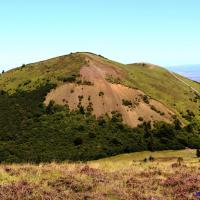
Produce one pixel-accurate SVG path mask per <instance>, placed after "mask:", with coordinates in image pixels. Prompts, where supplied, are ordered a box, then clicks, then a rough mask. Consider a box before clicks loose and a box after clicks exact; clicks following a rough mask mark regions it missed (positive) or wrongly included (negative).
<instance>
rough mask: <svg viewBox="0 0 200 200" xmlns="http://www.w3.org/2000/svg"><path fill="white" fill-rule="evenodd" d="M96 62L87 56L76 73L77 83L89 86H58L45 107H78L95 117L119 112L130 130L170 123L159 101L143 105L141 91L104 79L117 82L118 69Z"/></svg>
mask: <svg viewBox="0 0 200 200" xmlns="http://www.w3.org/2000/svg"><path fill="white" fill-rule="evenodd" d="M96 59H97V58H95V59H94V58H93V59H92V58H91V56H88V57H87V58H86V60H87V63H88V65H87V66H83V67H82V68H81V70H80V77H81V81H82V82H83V83H84V81H85V82H89V83H90V84H88V85H87V84H77V83H66V84H64V85H62V86H59V87H57V88H56V89H54V90H52V91H51V92H50V93H49V94H48V95H47V96H46V100H45V104H46V105H48V103H49V102H50V101H51V100H53V101H55V102H56V103H57V104H60V105H66V104H67V105H69V108H70V109H71V110H76V109H77V108H78V106H80V105H81V106H83V107H84V108H85V109H86V110H91V112H92V114H94V115H96V117H99V116H102V115H105V114H108V115H110V116H111V112H112V111H119V112H120V113H121V114H122V117H123V121H124V123H126V124H128V125H130V126H132V127H135V126H137V125H138V124H140V123H142V122H143V121H152V122H155V121H165V122H169V123H170V122H171V120H172V115H173V112H172V111H170V110H169V109H168V108H167V107H166V106H164V105H163V104H161V103H160V102H158V101H156V100H153V99H149V103H146V102H144V100H143V98H144V96H146V95H145V93H143V92H142V91H140V90H138V89H133V88H128V87H126V86H124V85H121V84H114V83H110V82H109V81H107V80H106V77H109V76H111V77H113V78H114V79H117V80H119V81H120V80H121V79H122V78H123V76H124V74H123V72H122V71H121V70H120V68H116V67H115V66H114V65H112V64H107V65H105V63H102V62H99V61H98V60H96ZM123 102H128V103H129V105H126V104H125V103H123ZM152 108H153V109H152Z"/></svg>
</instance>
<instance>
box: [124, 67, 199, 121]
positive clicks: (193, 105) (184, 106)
mask: <svg viewBox="0 0 200 200" xmlns="http://www.w3.org/2000/svg"><path fill="white" fill-rule="evenodd" d="M123 67H124V68H125V69H126V70H127V72H128V76H127V80H125V84H126V85H128V86H130V87H137V88H139V89H141V90H143V91H144V92H145V93H147V94H149V95H150V96H151V97H152V98H155V99H157V100H159V101H161V102H162V103H164V104H165V105H167V106H168V107H169V108H171V109H173V110H174V111H175V112H176V113H177V114H178V115H179V116H181V115H180V113H183V115H184V114H186V111H187V110H188V109H189V110H191V111H192V112H194V113H195V114H196V117H197V118H199V114H200V112H199V107H200V101H199V100H197V101H196V99H197V98H198V96H197V95H196V94H195V92H194V91H193V90H191V88H190V87H188V86H187V85H185V84H184V83H182V82H181V81H179V80H177V79H176V78H175V77H173V76H172V74H171V73H169V71H167V70H166V69H164V68H161V67H159V66H155V65H151V64H130V65H126V66H123ZM180 78H181V79H183V80H185V81H186V82H187V83H188V84H189V85H191V86H192V87H194V88H196V89H197V90H199V91H200V84H198V83H196V82H193V81H191V80H189V79H187V78H185V77H180Z"/></svg>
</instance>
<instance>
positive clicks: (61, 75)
mask: <svg viewBox="0 0 200 200" xmlns="http://www.w3.org/2000/svg"><path fill="white" fill-rule="evenodd" d="M84 65H86V62H85V59H84V57H83V56H81V55H80V54H70V55H67V56H60V57H56V58H52V59H49V60H45V61H41V62H37V63H33V64H27V65H22V66H21V67H18V68H16V69H12V70H10V71H8V72H6V73H4V74H1V75H0V90H1V89H2V90H5V91H8V92H9V94H12V93H15V92H16V90H23V91H24V90H25V91H32V90H34V89H36V88H37V87H40V86H41V85H45V84H58V85H59V84H63V80H65V79H67V78H69V77H71V75H77V74H79V70H80V68H81V67H82V66H84Z"/></svg>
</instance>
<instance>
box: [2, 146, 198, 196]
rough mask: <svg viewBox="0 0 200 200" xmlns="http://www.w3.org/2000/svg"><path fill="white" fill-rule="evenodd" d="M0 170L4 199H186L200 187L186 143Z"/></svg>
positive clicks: (194, 164)
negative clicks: (178, 147)
mask: <svg viewBox="0 0 200 200" xmlns="http://www.w3.org/2000/svg"><path fill="white" fill-rule="evenodd" d="M145 158H146V159H145ZM149 158H151V161H149ZM0 176H1V179H0V198H1V199H2V200H27V199H30V200H36V199H37V200H43V199H52V200H58V199H59V200H62V199H63V200H64V199H65V200H66V199H70V200H83V199H88V200H92V199H97V200H133V199H138V200H149V199H162V200H169V199H170V200H187V199H197V197H196V196H195V195H196V193H197V192H198V191H200V179H199V177H200V173H199V159H198V158H197V157H196V155H195V151H194V150H190V149H187V150H183V151H162V152H154V153H152V152H141V153H133V154H125V155H119V156H115V157H111V158H108V159H102V160H97V161H92V162H89V163H62V164H57V163H50V164H39V165H32V164H22V165H16V164H13V165H0Z"/></svg>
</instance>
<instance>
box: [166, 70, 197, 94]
mask: <svg viewBox="0 0 200 200" xmlns="http://www.w3.org/2000/svg"><path fill="white" fill-rule="evenodd" d="M168 72H169V73H170V74H171V75H172V76H173V77H174V78H176V79H177V80H179V81H181V82H182V83H183V84H185V85H186V86H188V87H189V88H190V89H191V90H193V91H194V92H196V93H197V94H198V95H199V96H200V92H199V91H198V90H197V89H195V88H194V87H192V86H191V85H189V84H188V83H186V82H185V81H184V80H182V79H181V78H179V77H178V76H177V75H176V74H175V73H174V72H171V71H169V70H168Z"/></svg>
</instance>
